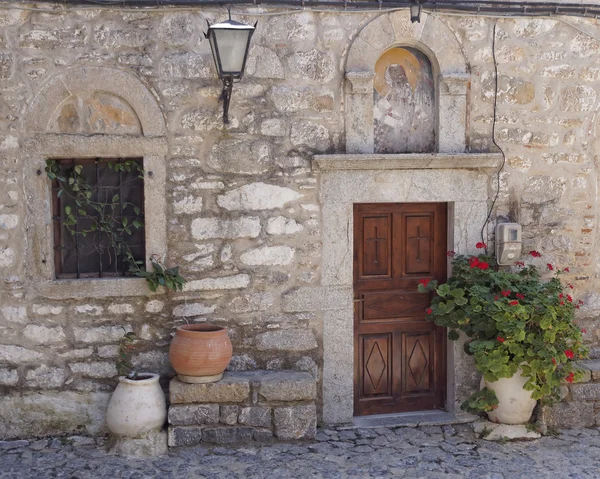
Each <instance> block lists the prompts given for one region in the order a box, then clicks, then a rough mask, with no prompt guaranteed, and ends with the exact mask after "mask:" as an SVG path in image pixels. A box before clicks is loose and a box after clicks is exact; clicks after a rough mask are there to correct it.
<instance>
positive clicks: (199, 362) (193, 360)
mask: <svg viewBox="0 0 600 479" xmlns="http://www.w3.org/2000/svg"><path fill="white" fill-rule="evenodd" d="M231 353H232V348H231V341H230V340H229V335H228V334H227V329H226V328H224V327H222V326H216V325H214V324H186V325H183V326H179V327H178V328H177V331H176V332H175V337H174V338H173V341H171V347H170V349H169V359H170V360H171V365H172V366H173V369H175V371H177V376H178V378H179V380H180V381H183V382H186V383H208V382H214V381H218V380H219V379H221V378H222V377H223V371H225V368H226V367H227V365H228V364H229V361H231Z"/></svg>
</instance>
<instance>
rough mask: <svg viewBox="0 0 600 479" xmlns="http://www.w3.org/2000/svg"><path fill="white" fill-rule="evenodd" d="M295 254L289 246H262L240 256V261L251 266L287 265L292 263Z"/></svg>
mask: <svg viewBox="0 0 600 479" xmlns="http://www.w3.org/2000/svg"><path fill="white" fill-rule="evenodd" d="M295 252H296V250H295V249H294V248H291V247H289V246H263V247H261V248H255V249H251V250H248V251H245V252H244V253H242V255H241V256H240V261H241V262H242V263H244V264H247V265H251V266H262V265H268V266H281V265H288V264H290V263H291V262H292V261H293V259H294V254H295Z"/></svg>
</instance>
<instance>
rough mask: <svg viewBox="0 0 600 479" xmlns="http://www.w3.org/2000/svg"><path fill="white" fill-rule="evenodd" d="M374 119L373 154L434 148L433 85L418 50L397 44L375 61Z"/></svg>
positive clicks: (425, 59) (427, 65) (429, 72)
mask: <svg viewBox="0 0 600 479" xmlns="http://www.w3.org/2000/svg"><path fill="white" fill-rule="evenodd" d="M373 86H374V89H373V101H374V106H373V118H374V123H375V124H374V130H375V152H376V153H425V152H432V151H434V150H435V84H434V79H433V69H432V67H431V62H430V61H429V59H428V58H427V56H425V54H424V53H422V52H421V51H419V50H417V49H415V48H411V47H397V48H392V49H390V50H388V51H386V52H385V53H384V54H383V55H381V57H379V60H377V63H376V64H375V81H374V85H373Z"/></svg>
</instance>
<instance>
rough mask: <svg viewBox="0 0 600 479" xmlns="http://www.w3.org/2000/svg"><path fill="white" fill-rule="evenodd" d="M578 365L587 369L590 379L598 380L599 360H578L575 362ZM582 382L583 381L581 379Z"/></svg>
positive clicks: (599, 375) (599, 373)
mask: <svg viewBox="0 0 600 479" xmlns="http://www.w3.org/2000/svg"><path fill="white" fill-rule="evenodd" d="M577 365H578V366H579V367H581V368H582V369H584V370H585V371H588V372H589V373H590V375H591V379H592V381H600V360H599V359H590V360H588V361H579V362H578V363H577ZM582 382H583V381H582Z"/></svg>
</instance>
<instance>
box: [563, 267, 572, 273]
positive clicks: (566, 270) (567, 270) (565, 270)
mask: <svg viewBox="0 0 600 479" xmlns="http://www.w3.org/2000/svg"><path fill="white" fill-rule="evenodd" d="M563 271H564V272H565V273H568V272H569V271H571V270H570V269H569V268H565V269H563Z"/></svg>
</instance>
